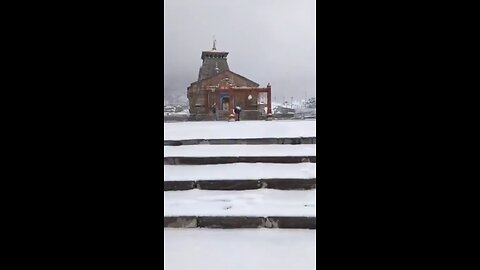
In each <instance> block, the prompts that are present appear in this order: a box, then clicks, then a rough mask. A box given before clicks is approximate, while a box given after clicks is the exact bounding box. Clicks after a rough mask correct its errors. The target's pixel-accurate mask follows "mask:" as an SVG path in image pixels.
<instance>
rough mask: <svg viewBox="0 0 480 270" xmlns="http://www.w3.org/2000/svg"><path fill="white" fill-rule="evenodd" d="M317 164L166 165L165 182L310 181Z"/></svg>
mask: <svg viewBox="0 0 480 270" xmlns="http://www.w3.org/2000/svg"><path fill="white" fill-rule="evenodd" d="M315 168H316V163H298V164H275V163H233V164H215V165H164V166H163V171H164V175H163V177H164V180H165V181H189V180H191V181H196V180H236V179H240V180H248V179H253V180H257V179H272V178H277V179H286V178H290V179H310V178H315V177H316V171H315Z"/></svg>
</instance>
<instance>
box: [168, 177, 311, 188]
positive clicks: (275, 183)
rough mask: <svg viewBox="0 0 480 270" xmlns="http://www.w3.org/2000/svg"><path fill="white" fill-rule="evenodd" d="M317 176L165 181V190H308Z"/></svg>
mask: <svg viewBox="0 0 480 270" xmlns="http://www.w3.org/2000/svg"><path fill="white" fill-rule="evenodd" d="M316 180H317V179H316V178H310V179H305V178H298V179H287V178H285V179H258V180H251V179H248V180H231V179H229V180H218V179H215V180H186V181H178V180H175V181H164V182H163V190H164V191H180V190H190V189H203V190H251V189H260V188H270V189H279V190H308V189H315V188H316V186H317V181H316Z"/></svg>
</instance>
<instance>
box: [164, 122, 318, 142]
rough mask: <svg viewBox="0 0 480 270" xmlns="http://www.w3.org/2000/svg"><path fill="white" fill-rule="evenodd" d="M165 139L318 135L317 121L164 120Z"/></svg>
mask: <svg viewBox="0 0 480 270" xmlns="http://www.w3.org/2000/svg"><path fill="white" fill-rule="evenodd" d="M163 127H164V140H166V141H169V140H191V139H252V138H298V137H316V121H315V120H303V121H298V120H296V121H295V120H294V121H288V120H287V121H239V122H224V121H218V122H215V121H213V122H182V123H164V124H163Z"/></svg>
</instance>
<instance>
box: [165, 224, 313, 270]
mask: <svg viewBox="0 0 480 270" xmlns="http://www.w3.org/2000/svg"><path fill="white" fill-rule="evenodd" d="M315 234H316V230H296V229H283V230H281V229H233V230H215V229H172V228H165V229H164V236H165V243H164V250H165V269H167V270H190V269H191V270H193V269H195V270H267V269H268V270H311V269H315Z"/></svg>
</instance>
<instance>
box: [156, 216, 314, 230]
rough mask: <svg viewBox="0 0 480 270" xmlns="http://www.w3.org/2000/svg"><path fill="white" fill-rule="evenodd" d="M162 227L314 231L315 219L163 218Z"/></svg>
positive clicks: (298, 217) (296, 217) (276, 217)
mask: <svg viewBox="0 0 480 270" xmlns="http://www.w3.org/2000/svg"><path fill="white" fill-rule="evenodd" d="M163 227H164V228H212V229H215V228H216V229H240V228H272V229H316V228H317V218H316V217H302V216H268V217H260V216H168V217H163Z"/></svg>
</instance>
